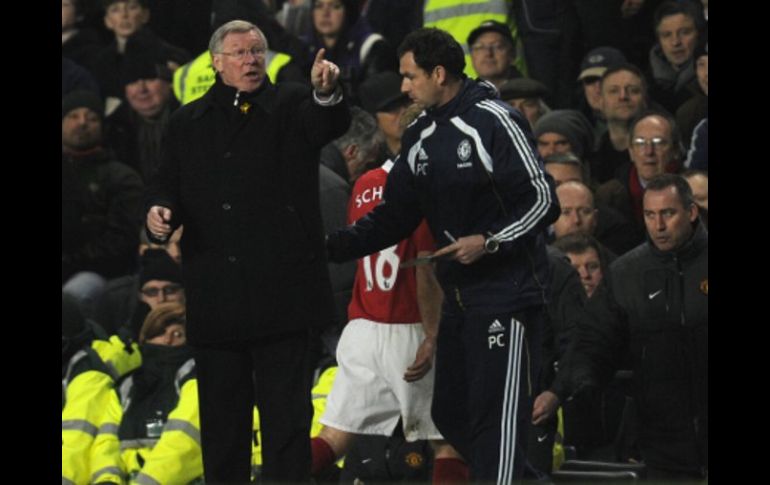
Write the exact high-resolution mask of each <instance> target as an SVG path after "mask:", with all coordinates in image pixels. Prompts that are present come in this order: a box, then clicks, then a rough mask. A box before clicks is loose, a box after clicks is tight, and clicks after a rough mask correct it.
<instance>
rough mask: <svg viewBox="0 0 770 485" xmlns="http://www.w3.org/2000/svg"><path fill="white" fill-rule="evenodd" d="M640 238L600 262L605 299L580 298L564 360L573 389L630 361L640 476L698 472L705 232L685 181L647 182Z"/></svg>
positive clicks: (703, 460)
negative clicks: (582, 313)
mask: <svg viewBox="0 0 770 485" xmlns="http://www.w3.org/2000/svg"><path fill="white" fill-rule="evenodd" d="M644 220H645V225H646V228H647V235H648V240H647V242H645V243H644V244H642V245H640V246H638V247H637V248H636V249H634V250H633V251H631V252H630V253H628V254H626V255H624V256H622V257H620V258H618V259H617V260H616V261H615V262H614V263H613V264H612V266H611V267H610V271H611V277H610V294H609V305H607V306H606V307H605V306H601V307H600V308H597V307H594V306H592V304H591V302H590V301H589V303H588V305H587V307H586V310H587V313H588V316H589V318H587V319H586V321H585V324H581V325H580V326H579V327H578V334H577V339H578V340H577V343H576V346H575V349H574V355H573V358H572V360H571V361H570V366H571V376H572V378H571V380H570V382H571V388H572V389H573V390H575V391H576V392H577V393H578V394H582V393H588V392H591V389H596V387H597V386H598V387H601V386H603V385H605V384H606V383H607V382H608V381H609V379H610V377H611V376H612V375H613V374H614V372H615V369H616V368H617V366H618V364H619V362H620V361H621V360H622V358H623V356H624V355H627V356H630V359H631V363H632V369H633V389H634V400H635V402H636V416H635V419H634V421H635V422H636V423H637V424H638V434H639V437H638V446H639V450H640V452H641V455H642V458H643V459H644V462H645V463H646V465H647V469H648V478H651V479H656V480H670V479H703V478H705V477H706V476H707V474H708V233H707V232H706V230H705V228H704V227H703V225H702V224H700V222H699V219H698V207H697V205H696V204H695V203H694V201H693V199H692V192H691V190H690V187H689V185H688V184H687V181H686V180H685V179H684V178H682V177H680V176H678V175H671V174H664V175H661V176H659V177H656V178H654V179H653V180H651V181H650V183H649V184H648V185H647V190H646V192H645V194H644Z"/></svg>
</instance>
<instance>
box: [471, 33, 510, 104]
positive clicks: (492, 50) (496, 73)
mask: <svg viewBox="0 0 770 485" xmlns="http://www.w3.org/2000/svg"><path fill="white" fill-rule="evenodd" d="M468 47H469V48H470V51H471V62H472V63H473V69H475V70H476V72H477V73H478V75H479V76H478V77H479V78H480V79H483V80H485V81H489V82H491V83H492V84H494V85H495V87H496V88H497V89H498V90H499V89H500V87H501V86H502V85H503V83H505V81H507V80H509V79H515V78H520V77H522V76H521V73H520V72H519V70H518V69H516V67H515V66H514V65H513V61H514V60H515V59H516V47H515V43H514V41H513V36H512V35H511V29H510V27H508V26H507V25H505V24H503V23H500V22H496V21H494V20H487V21H486V22H483V23H482V24H481V25H480V26H478V27H477V28H476V29H475V30H473V31H471V33H470V35H469V36H468Z"/></svg>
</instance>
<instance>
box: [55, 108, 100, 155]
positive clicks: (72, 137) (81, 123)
mask: <svg viewBox="0 0 770 485" xmlns="http://www.w3.org/2000/svg"><path fill="white" fill-rule="evenodd" d="M101 142H102V120H101V119H100V118H99V115H98V114H96V113H94V112H93V111H91V110H90V109H89V108H75V109H73V110H71V111H70V112H69V113H67V114H66V115H64V118H62V120H61V143H62V146H64V147H67V148H69V149H71V150H76V151H82V150H88V149H89V148H93V147H95V146H97V145H99V144H100V143H101Z"/></svg>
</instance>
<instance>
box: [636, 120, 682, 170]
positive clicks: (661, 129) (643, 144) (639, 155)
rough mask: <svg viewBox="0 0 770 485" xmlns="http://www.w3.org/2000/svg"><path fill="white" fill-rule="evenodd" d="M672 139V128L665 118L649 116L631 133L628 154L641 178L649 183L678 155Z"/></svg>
mask: <svg viewBox="0 0 770 485" xmlns="http://www.w3.org/2000/svg"><path fill="white" fill-rule="evenodd" d="M673 145H674V144H673V143H672V139H671V126H670V125H669V124H668V121H667V120H666V119H665V118H661V117H660V116H655V115H653V116H648V117H646V118H644V119H643V120H641V121H640V122H638V123H637V124H636V126H635V127H634V131H633V133H631V143H630V144H629V148H628V152H629V155H630V157H631V161H632V162H633V163H634V166H635V167H636V171H637V173H639V177H640V178H641V179H642V180H644V181H649V180H650V179H652V178H653V177H654V176H656V175H660V174H662V173H663V172H664V171H665V169H666V167H667V166H668V165H669V164H670V163H671V162H672V161H673V160H674V157H675V156H676V155H677V151H676V148H675V147H674V146H673Z"/></svg>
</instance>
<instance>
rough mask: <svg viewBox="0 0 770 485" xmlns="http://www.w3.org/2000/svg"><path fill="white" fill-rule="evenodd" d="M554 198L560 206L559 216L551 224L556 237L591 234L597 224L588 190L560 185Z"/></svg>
mask: <svg viewBox="0 0 770 485" xmlns="http://www.w3.org/2000/svg"><path fill="white" fill-rule="evenodd" d="M556 196H557V197H558V198H559V205H560V206H561V215H560V216H559V218H558V219H556V222H554V223H553V230H554V233H555V235H556V237H557V238H559V237H562V236H566V235H567V234H572V233H575V232H583V233H586V234H593V232H594V231H595V230H596V223H597V219H596V209H595V208H594V203H593V198H592V197H591V193H590V192H589V191H588V189H586V188H585V187H580V186H578V187H576V186H575V184H566V185H560V186H559V187H558V188H557V189H556Z"/></svg>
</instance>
